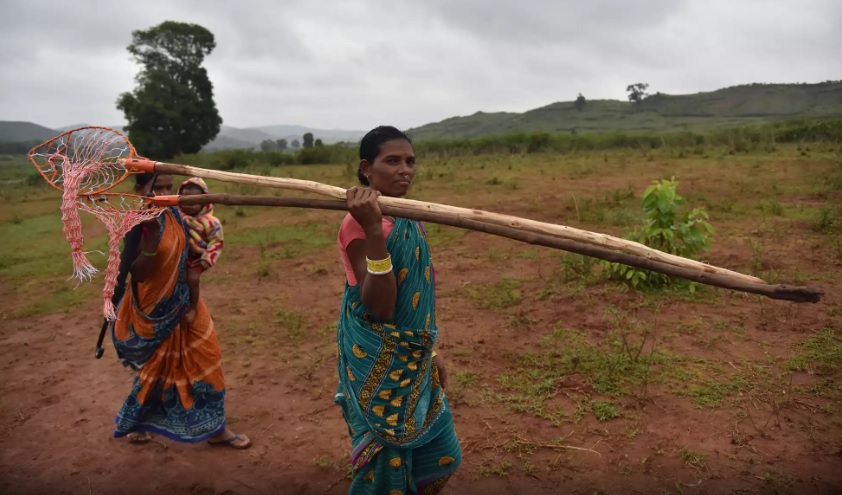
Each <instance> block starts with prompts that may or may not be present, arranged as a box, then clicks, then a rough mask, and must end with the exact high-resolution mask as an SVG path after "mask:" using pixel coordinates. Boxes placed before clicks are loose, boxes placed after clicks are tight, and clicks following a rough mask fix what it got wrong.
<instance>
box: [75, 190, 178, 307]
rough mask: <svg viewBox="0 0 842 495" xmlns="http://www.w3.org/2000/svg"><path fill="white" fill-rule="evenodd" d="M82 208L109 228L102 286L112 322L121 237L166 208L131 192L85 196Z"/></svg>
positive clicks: (105, 305) (81, 198) (81, 204)
mask: <svg viewBox="0 0 842 495" xmlns="http://www.w3.org/2000/svg"><path fill="white" fill-rule="evenodd" d="M78 206H79V209H80V210H82V211H86V212H88V213H90V214H92V215H94V216H96V217H97V218H98V219H99V220H100V221H101V222H102V223H103V224H105V228H106V229H107V230H108V264H107V266H106V269H105V286H104V287H103V289H102V298H103V310H102V312H103V316H105V318H106V319H108V320H109V321H114V320H115V319H117V314H116V311H115V308H114V304H113V303H112V302H111V297H112V296H113V295H114V287H115V286H116V285H117V273H118V271H119V269H120V239H122V238H123V237H125V235H126V234H127V233H128V232H129V231H130V230H131V229H132V227H134V226H135V225H138V224H139V223H141V222H144V221H146V220H151V219H153V218H155V217H157V216H158V215H160V214H161V212H162V211H164V209H163V208H160V207H155V206H151V205H147V204H146V200H145V198H142V197H140V196H133V195H129V194H109V193H103V194H99V195H90V196H82V197H80V198H79V201H78Z"/></svg>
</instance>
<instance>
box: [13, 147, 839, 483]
mask: <svg viewBox="0 0 842 495" xmlns="http://www.w3.org/2000/svg"><path fill="white" fill-rule="evenodd" d="M206 159H207V160H211V159H212V157H206ZM419 166H420V169H419V172H418V177H417V181H416V184H415V185H414V186H413V192H412V197H413V198H416V199H421V200H426V201H434V202H441V203H445V204H450V205H456V206H465V207H473V208H480V209H486V210H490V211H498V212H504V213H509V214H514V215H519V216H523V217H527V218H532V219H536V220H542V221H547V222H553V223H559V224H565V225H570V226H575V227H579V228H584V229H588V230H593V231H597V232H604V233H610V234H615V235H625V234H626V233H627V232H629V231H630V230H632V229H633V228H634V227H635V226H637V225H638V224H639V223H640V222H641V217H642V210H641V200H640V196H641V193H642V192H643V190H644V189H645V188H646V187H647V186H648V185H649V184H650V183H651V182H652V181H653V180H655V179H662V178H670V177H672V176H674V177H676V179H677V180H678V181H679V188H678V192H679V193H680V194H681V195H682V196H684V197H685V198H686V199H687V208H693V207H703V208H704V209H705V210H706V211H707V212H708V213H709V215H710V218H709V222H710V223H711V224H712V225H713V227H714V228H715V229H716V231H715V236H714V238H713V241H712V244H711V249H710V252H709V253H708V254H706V255H705V256H704V259H705V261H708V262H710V263H712V264H714V265H717V266H723V267H727V268H730V269H733V270H737V271H741V272H743V273H748V274H753V275H756V276H759V277H761V278H764V279H765V280H767V281H769V282H775V283H789V284H801V285H812V286H818V287H822V288H824V289H825V291H826V296H825V298H824V300H823V301H822V302H821V303H819V304H815V305H798V304H789V303H783V302H774V301H770V300H766V299H763V298H760V297H757V296H749V295H745V294H741V293H735V292H728V291H724V290H719V289H712V288H707V287H704V286H703V287H700V288H699V290H698V291H697V292H696V293H694V294H691V293H690V292H689V291H687V290H686V289H682V288H678V289H669V290H658V291H655V290H652V291H646V292H641V291H636V290H633V289H631V288H629V287H627V286H626V285H624V284H621V283H619V282H616V281H612V280H609V279H608V278H607V277H606V274H605V273H604V271H603V268H602V266H601V265H600V264H599V263H598V262H596V261H594V260H592V259H589V258H583V257H580V256H575V255H570V254H565V253H564V252H561V251H554V250H550V249H545V248H536V247H532V246H528V245H525V244H519V243H516V242H514V241H509V240H506V239H501V238H496V237H492V236H488V235H485V234H479V233H473V232H467V231H463V230H459V229H455V228H450V227H439V226H436V225H430V226H428V232H429V237H430V242H431V244H432V246H433V257H434V260H435V262H436V266H437V273H440V276H439V277H440V287H439V288H438V295H437V298H438V301H439V303H438V304H439V309H438V313H439V315H440V316H439V318H440V321H439V324H440V326H441V329H442V330H441V344H440V348H441V351H440V352H441V354H442V355H443V356H445V359H446V361H447V363H448V365H449V373H450V380H451V384H450V387H449V390H448V396H449V398H450V400H451V403H452V405H453V408H454V415H455V419H456V428H457V433H458V434H459V436H460V439H461V442H462V445H463V450H464V465H463V468H462V472H461V473H460V474H458V475H457V477H455V478H454V480H453V482H452V487H453V490H459V489H460V487H462V488H461V489H464V488H465V487H468V486H477V487H486V488H487V489H489V490H491V489H492V488H495V487H499V486H501V485H500V484H501V483H505V484H507V485H508V486H510V487H511V488H512V489H513V490H515V491H518V490H525V489H526V487H531V488H532V489H534V490H535V493H554V490H555V489H557V487H558V486H559V485H560V484H561V485H566V486H570V487H573V488H579V487H585V486H588V487H593V486H597V485H599V486H600V487H601V488H599V489H600V490H605V491H606V492H611V491H612V489H617V488H618V487H634V488H635V489H638V490H641V491H645V492H647V493H722V492H724V491H728V492H729V493H770V492H777V493H796V492H803V491H810V490H813V491H811V493H819V492H822V493H824V492H830V491H832V490H831V489H832V488H834V487H838V486H839V485H838V483H840V481H842V478H840V476H839V474H838V473H837V472H836V471H838V469H836V468H834V463H836V467H838V455H839V452H842V443H840V440H839V439H840V438H842V421H841V420H840V417H842V416H840V406H842V387H841V386H840V383H841V382H840V379H842V335H840V328H842V296H840V295H839V294H838V291H836V289H835V287H836V286H837V285H838V281H839V280H840V277H842V150H840V148H839V145H838V144H822V143H819V144H810V145H780V146H776V147H774V149H770V150H768V151H764V150H762V149H761V150H756V151H748V152H741V153H733V150H731V149H729V148H726V147H707V148H705V149H704V150H703V151H702V153H691V154H688V153H686V152H684V150H682V149H671V148H662V149H657V150H651V149H642V150H610V151H588V152H572V153H566V154H564V155H561V154H555V153H535V154H529V155H521V154H497V155H487V156H464V157H462V156H456V157H449V158H448V157H438V158H432V157H431V158H429V159H424V157H423V156H422V157H421V160H420V161H419ZM244 170H245V171H247V172H253V173H263V174H271V175H275V176H287V177H295V178H300V179H310V180H315V181H319V182H324V183H328V184H332V185H337V186H342V187H347V186H351V185H355V180H356V179H355V168H354V166H352V165H311V166H301V165H298V166H272V165H270V164H268V163H258V162H253V163H249V164H248V165H247V166H246V167H245V168H244ZM32 177H33V171H32V170H30V169H29V168H28V166H27V165H26V164H25V163H23V162H22V161H21V160H20V159H18V158H7V159H4V160H3V161H0V203H2V208H0V238H2V239H3V243H0V291H2V294H3V298H2V303H0V312H2V318H3V319H4V321H5V322H7V324H6V325H4V328H5V329H4V331H3V333H4V336H3V338H4V339H6V340H9V339H11V338H12V334H13V332H14V329H15V328H22V327H21V325H23V323H22V322H23V321H24V320H26V321H30V322H31V321H33V320H34V321H53V320H50V318H54V317H55V315H56V314H57V313H58V314H63V315H67V317H70V316H71V315H80V314H83V313H84V314H87V315H89V317H90V318H89V319H90V320H91V321H95V320H96V319H97V317H98V316H97V311H98V308H99V294H98V293H99V290H100V289H101V278H98V279H96V280H95V281H94V282H93V283H88V284H83V285H81V286H79V287H78V288H74V287H75V283H74V282H73V281H72V280H68V277H69V276H70V274H71V265H70V257H69V252H70V249H69V246H68V245H67V243H66V241H64V239H63V236H62V233H61V221H60V217H59V212H58V207H59V201H60V196H59V194H58V193H57V192H56V191H54V190H51V189H49V188H48V187H47V186H45V185H43V184H41V183H40V181H39V180H37V177H36V178H35V179H33V178H32ZM210 187H211V190H212V191H213V192H223V191H225V192H231V193H239V194H258V193H260V194H288V193H286V192H279V191H267V190H260V189H258V188H255V187H246V186H238V185H233V184H223V183H219V182H213V181H211V182H210ZM216 212H217V215H218V216H219V217H220V218H221V219H222V220H223V223H224V228H225V238H226V247H225V251H224V253H223V255H222V258H221V261H220V264H219V265H218V266H217V267H216V268H215V269H213V270H211V271H210V272H209V273H208V275H207V277H206V278H205V279H204V280H205V281H204V282H203V287H206V289H203V291H205V292H204V293H205V294H206V295H207V300H208V304H209V305H210V306H211V308H212V312H213V314H214V318H215V319H216V320H217V325H218V332H219V335H220V339H221V341H222V343H223V352H224V353H225V355H226V358H225V359H226V370H227V371H226V373H227V374H228V375H229V376H231V377H232V380H234V381H236V382H237V383H238V394H239V395H238V396H237V397H238V406H237V408H238V411H237V412H236V420H235V421H236V422H237V424H238V426H240V425H242V426H243V427H247V428H248V429H249V430H250V431H254V432H260V431H264V432H266V431H267V430H270V429H271V428H272V425H274V424H275V422H276V421H278V418H277V417H276V416H275V414H279V413H276V409H275V408H277V407H279V406H278V404H279V403H280V402H278V401H282V402H283V403H284V404H286V405H284V406H283V407H284V408H285V409H284V411H285V412H284V414H285V416H284V418H285V419H283V420H282V422H283V424H284V430H285V431H286V432H287V433H289V432H292V431H297V430H295V429H296V428H298V427H301V428H305V431H309V430H306V428H310V427H311V425H310V423H308V422H307V421H308V420H307V419H301V417H302V414H301V413H302V410H298V409H296V408H305V405H306V404H322V405H321V406H315V405H313V406H310V407H324V405H325V404H326V402H325V401H326V400H328V399H326V397H329V396H331V395H332V393H333V391H332V388H331V387H335V380H334V378H333V376H334V374H335V368H334V364H333V361H332V359H333V357H332V356H333V352H334V351H333V347H332V344H331V342H332V339H333V332H334V329H335V320H336V317H335V312H336V308H337V307H338V304H339V298H340V294H341V289H342V282H343V279H342V270H341V266H340V262H339V257H338V253H337V251H336V245H335V239H336V232H337V229H338V225H339V222H340V221H341V218H342V216H343V214H342V213H338V212H322V211H304V210H281V209H268V208H262V209H261V208H259V207H222V206H219V207H217V209H216ZM86 229H87V230H86V249H87V250H102V251H105V238H104V230H103V229H102V228H101V227H98V226H97V225H96V224H95V222H92V221H87V222H86ZM92 258H93V259H94V261H95V264H96V265H97V266H99V267H103V266H104V262H105V256H104V255H102V256H100V255H97V254H93V255H92ZM27 328H28V327H27ZM41 331H49V329H44V328H41V329H40V330H39V332H41ZM85 338H88V337H85ZM94 338H95V337H94V335H93V331H91V332H90V335H89V340H91V342H90V343H86V345H92V341H93V339H94ZM40 345H42V346H44V347H45V349H46V348H47V347H49V346H50V345H51V343H50V342H49V341H45V342H42V344H40ZM291 350H294V352H291ZM79 359H81V358H79ZM86 359H88V358H87V357H86ZM42 372H43V373H49V372H50V370H49V365H46V367H45V368H44V369H43V371H42ZM4 373H6V376H12V375H9V373H14V369H13V368H7V369H5V371H4ZM12 378H13V377H12ZM20 397H23V396H20ZM19 400H21V401H23V400H24V399H23V398H20V399H19ZM65 400H66V401H72V400H73V398H66V399H65ZM308 401H309V402H308ZM24 411H25V410H24ZM296 411H297V412H296ZM320 414H321V415H322V416H320V417H325V418H328V419H324V420H323V421H324V423H319V425H320V426H319V428H318V429H317V430H314V431H313V432H312V434H310V435H309V436H307V437H306V438H307V441H306V442H304V441H303V440H302V441H301V443H300V444H298V449H299V450H298V451H297V455H296V457H295V463H293V465H292V466H293V467H290V468H289V469H291V470H292V471H294V472H296V473H298V474H299V475H300V476H311V477H313V476H314V477H316V478H318V477H323V478H336V480H337V482H336V483H338V484H335V485H334V486H335V490H336V491H335V492H336V493H341V492H342V489H343V488H342V487H343V486H346V485H343V483H346V481H343V480H344V476H345V474H344V473H345V465H344V463H345V462H347V452H346V450H347V448H346V445H345V443H344V436H343V435H346V434H347V432H346V430H344V425H342V424H341V419H340V418H339V416H338V413H335V412H334V411H333V410H332V409H330V410H328V412H326V413H325V412H322V413H320ZM320 421H322V420H320ZM21 428H22V427H21ZM104 428H105V429H107V428H108V425H104ZM10 431H11V430H10ZM17 431H18V434H19V435H20V434H23V433H20V432H21V431H25V430H17ZM35 431H36V430H32V431H31V432H30V433H31V434H35ZM290 434H291V433H290ZM267 435H268V434H267ZM267 438H270V439H271V438H275V437H271V436H269V437H267ZM277 438H287V437H277ZM296 438H298V437H296ZM336 438H339V439H340V440H342V441H341V442H339V443H338V444H337V441H336ZM14 441H15V440H14V437H9V436H6V437H4V442H8V443H13V442H14ZM68 448H72V447H68ZM266 448H267V449H271V448H273V447H266ZM274 448H280V447H274ZM267 452H269V451H267ZM279 452H280V451H279ZM265 454H266V452H264V454H261V457H260V459H257V460H255V461H254V462H253V463H249V464H248V465H247V466H246V467H245V468H244V469H246V470H247V472H248V473H250V474H251V478H252V479H253V480H258V479H261V481H259V482H257V481H255V482H256V483H257V484H256V485H254V486H256V487H260V488H261V489H266V490H271V489H272V487H273V486H275V485H273V483H274V482H273V481H272V480H273V479H274V480H275V481H277V480H279V479H281V478H280V477H279V476H281V475H278V474H277V473H275V474H273V473H272V472H271V471H268V470H269V468H270V461H269V460H268V458H269V457H271V456H267V457H265V458H264V457H263V456H264V455H265ZM277 455H281V454H280V453H278V454H277ZM288 466H289V465H288ZM150 469H152V468H151V465H150ZM273 476H275V478H273ZM185 483H186V482H185ZM80 486H82V485H80ZM85 489H87V488H85ZM694 489H697V490H696V491H695V492H694V491H692V490H694ZM541 490H543V491H541ZM594 490H595V489H590V491H587V493H593V492H594ZM331 493H333V492H331ZM454 493H455V492H454ZM582 493H585V489H584V488H582Z"/></svg>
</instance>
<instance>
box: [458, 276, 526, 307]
mask: <svg viewBox="0 0 842 495" xmlns="http://www.w3.org/2000/svg"><path fill="white" fill-rule="evenodd" d="M519 286H520V283H519V282H518V281H516V280H513V279H511V278H508V277H503V278H502V279H500V281H499V282H497V283H496V284H493V285H490V286H483V287H468V288H467V289H466V293H467V295H468V297H470V298H471V299H473V300H474V301H475V303H476V304H477V305H478V306H480V307H482V308H486V309H491V310H495V311H503V310H505V309H508V308H511V307H514V306H517V305H518V304H520V302H521V292H520V290H519V289H518V287H519Z"/></svg>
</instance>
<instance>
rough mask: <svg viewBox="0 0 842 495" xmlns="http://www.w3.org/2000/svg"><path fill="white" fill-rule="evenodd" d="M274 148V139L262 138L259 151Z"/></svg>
mask: <svg viewBox="0 0 842 495" xmlns="http://www.w3.org/2000/svg"><path fill="white" fill-rule="evenodd" d="M275 149H277V148H276V147H275V141H272V140H271V139H264V140H263V141H261V142H260V151H273V150H275Z"/></svg>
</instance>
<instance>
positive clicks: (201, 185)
mask: <svg viewBox="0 0 842 495" xmlns="http://www.w3.org/2000/svg"><path fill="white" fill-rule="evenodd" d="M207 193H208V186H207V185H206V184H205V181H203V180H202V179H200V178H198V177H192V178H190V179H188V180H186V181H184V182H183V183H182V184H181V186H180V187H179V188H178V194H179V195H181V196H193V195H196V194H207ZM205 206H206V205H182V206H180V207H179V208H181V211H183V212H184V213H185V214H186V215H190V216H191V217H192V216H195V215H198V214H199V213H201V211H202V209H203V208H205Z"/></svg>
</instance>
